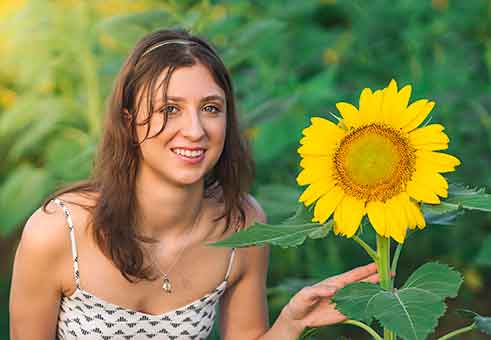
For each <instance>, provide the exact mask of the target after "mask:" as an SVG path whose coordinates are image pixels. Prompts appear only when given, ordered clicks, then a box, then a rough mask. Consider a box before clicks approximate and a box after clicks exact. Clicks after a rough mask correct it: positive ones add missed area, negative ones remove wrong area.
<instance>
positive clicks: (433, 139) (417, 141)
mask: <svg viewBox="0 0 491 340" xmlns="http://www.w3.org/2000/svg"><path fill="white" fill-rule="evenodd" d="M443 129H444V127H443V125H440V124H430V125H427V126H425V127H423V128H420V129H416V130H413V131H412V132H410V133H409V141H410V142H411V144H412V145H413V146H414V147H416V148H419V146H424V145H427V144H448V141H449V139H448V136H447V135H446V134H445V133H444V132H443Z"/></svg>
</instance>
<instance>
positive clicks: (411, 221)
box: [397, 191, 417, 229]
mask: <svg viewBox="0 0 491 340" xmlns="http://www.w3.org/2000/svg"><path fill="white" fill-rule="evenodd" d="M397 197H398V200H399V204H400V205H401V206H402V208H403V209H404V212H405V215H406V220H407V226H408V227H409V228H410V229H414V228H415V227H416V225H417V220H416V218H415V217H414V216H413V214H412V211H411V209H410V207H409V205H410V204H411V200H410V198H409V195H408V194H407V193H406V192H404V191H403V192H401V193H400V194H399V195H398V196H397Z"/></svg>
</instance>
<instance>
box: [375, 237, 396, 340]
mask: <svg viewBox="0 0 491 340" xmlns="http://www.w3.org/2000/svg"><path fill="white" fill-rule="evenodd" d="M377 255H378V261H377V268H378V275H379V278H380V287H382V288H384V289H386V290H391V289H392V288H391V285H392V279H391V277H390V267H389V265H390V238H387V237H383V236H380V235H378V234H377ZM384 340H395V336H394V333H393V332H391V331H390V330H389V329H387V328H386V327H384Z"/></svg>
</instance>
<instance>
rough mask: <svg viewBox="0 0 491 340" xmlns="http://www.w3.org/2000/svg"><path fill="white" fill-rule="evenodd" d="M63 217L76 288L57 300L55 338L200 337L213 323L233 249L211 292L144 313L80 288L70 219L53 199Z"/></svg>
mask: <svg viewBox="0 0 491 340" xmlns="http://www.w3.org/2000/svg"><path fill="white" fill-rule="evenodd" d="M54 202H55V203H56V204H57V205H59V206H60V207H61V208H62V209H63V212H64V214H65V217H66V219H67V223H68V228H69V231H70V241H71V246H72V257H73V273H74V277H75V283H76V290H75V292H74V293H73V294H72V295H71V296H64V297H63V298H62V299H61V304H60V314H59V316H58V339H61V340H74V339H82V340H89V339H90V340H96V339H102V340H142V339H155V340H167V339H170V340H174V339H177V340H181V339H182V340H188V339H192V340H203V339H206V338H207V337H208V336H209V335H210V332H211V329H212V327H213V324H214V322H215V314H216V306H217V304H218V301H219V300H220V297H221V296H222V294H223V292H224V291H225V289H226V287H227V281H228V277H229V275H230V270H231V269H232V263H233V259H234V255H235V249H232V252H231V254H230V260H229V264H228V269H227V273H226V274H225V279H224V281H222V283H220V284H219V285H218V287H216V288H215V289H214V290H213V291H212V292H210V293H208V294H206V295H205V296H203V297H202V298H201V299H198V300H196V301H193V302H191V303H189V304H187V305H185V306H183V307H180V308H178V309H174V310H172V311H168V312H166V313H163V314H160V315H152V314H146V313H143V312H138V311H134V310H131V309H127V308H123V307H121V306H117V305H114V304H112V303H110V302H107V301H104V300H102V299H100V298H98V297H97V296H94V295H92V294H91V293H89V292H87V291H85V290H83V289H82V288H80V273H79V270H78V253H77V244H76V241H75V230H74V225H73V221H72V218H71V215H70V212H69V211H68V209H67V207H66V206H65V205H64V204H63V202H62V201H61V200H59V199H58V198H56V199H55V200H54Z"/></svg>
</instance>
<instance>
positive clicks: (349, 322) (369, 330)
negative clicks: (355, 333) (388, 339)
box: [343, 320, 383, 340]
mask: <svg viewBox="0 0 491 340" xmlns="http://www.w3.org/2000/svg"><path fill="white" fill-rule="evenodd" d="M343 323H345V324H347V325H353V326H356V327H360V328H362V329H364V330H365V331H367V333H368V334H370V335H371V336H372V337H373V338H374V339H375V340H383V339H382V337H381V336H380V335H378V333H377V332H375V330H374V329H373V328H372V327H370V326H368V325H367V324H365V323H363V322H360V321H356V320H346V321H344V322H343Z"/></svg>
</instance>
